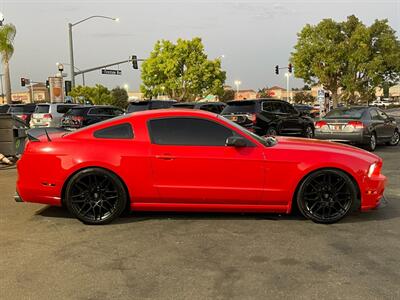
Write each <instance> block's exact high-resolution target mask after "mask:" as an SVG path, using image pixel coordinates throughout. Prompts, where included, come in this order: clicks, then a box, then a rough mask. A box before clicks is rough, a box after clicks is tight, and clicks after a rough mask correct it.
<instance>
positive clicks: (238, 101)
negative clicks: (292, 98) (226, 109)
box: [227, 98, 289, 104]
mask: <svg viewBox="0 0 400 300" xmlns="http://www.w3.org/2000/svg"><path fill="white" fill-rule="evenodd" d="M261 101H277V102H285V103H289V102H287V101H285V100H281V99H275V98H258V99H246V100H231V101H228V102H227V104H232V103H246V102H247V103H258V102H261Z"/></svg>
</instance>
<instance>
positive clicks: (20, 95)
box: [0, 83, 50, 104]
mask: <svg viewBox="0 0 400 300" xmlns="http://www.w3.org/2000/svg"><path fill="white" fill-rule="evenodd" d="M11 100H12V102H14V103H31V102H49V101H50V95H49V91H48V89H47V87H46V85H45V84H44V83H36V84H34V85H33V101H32V91H31V87H30V86H27V90H26V91H19V92H13V93H11ZM6 102H7V100H6V98H5V97H2V98H0V104H4V103H6Z"/></svg>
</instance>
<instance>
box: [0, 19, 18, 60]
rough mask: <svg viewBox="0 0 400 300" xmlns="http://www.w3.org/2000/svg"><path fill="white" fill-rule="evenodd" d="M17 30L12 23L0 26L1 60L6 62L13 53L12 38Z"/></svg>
mask: <svg viewBox="0 0 400 300" xmlns="http://www.w3.org/2000/svg"><path fill="white" fill-rule="evenodd" d="M16 33H17V30H16V28H15V26H14V25H13V24H5V25H3V26H0V53H1V57H2V60H3V62H8V61H9V60H10V59H11V56H12V55H13V53H14V45H13V43H14V38H15V35H16Z"/></svg>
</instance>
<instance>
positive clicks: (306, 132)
mask: <svg viewBox="0 0 400 300" xmlns="http://www.w3.org/2000/svg"><path fill="white" fill-rule="evenodd" d="M304 137H306V138H308V139H312V138H313V137H314V130H313V128H312V127H311V126H307V127H306V129H305V130H304Z"/></svg>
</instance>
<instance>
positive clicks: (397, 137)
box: [387, 129, 400, 146]
mask: <svg viewBox="0 0 400 300" xmlns="http://www.w3.org/2000/svg"><path fill="white" fill-rule="evenodd" d="M399 141H400V134H399V131H398V130H397V129H396V130H395V131H394V132H393V135H392V137H391V138H390V141H389V142H388V143H387V144H388V145H389V146H397V145H398V144H399Z"/></svg>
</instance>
